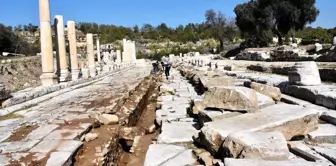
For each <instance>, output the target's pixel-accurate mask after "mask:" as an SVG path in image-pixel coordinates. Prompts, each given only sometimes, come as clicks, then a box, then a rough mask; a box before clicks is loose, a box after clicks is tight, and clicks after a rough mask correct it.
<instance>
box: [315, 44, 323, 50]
mask: <svg viewBox="0 0 336 166" xmlns="http://www.w3.org/2000/svg"><path fill="white" fill-rule="evenodd" d="M322 49H323V46H322V44H320V43H315V51H316V52H319V51H321V50H322Z"/></svg>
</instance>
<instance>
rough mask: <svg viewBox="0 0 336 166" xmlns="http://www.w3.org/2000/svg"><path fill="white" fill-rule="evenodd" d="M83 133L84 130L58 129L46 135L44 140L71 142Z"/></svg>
mask: <svg viewBox="0 0 336 166" xmlns="http://www.w3.org/2000/svg"><path fill="white" fill-rule="evenodd" d="M84 133H85V130H84V129H59V130H54V131H53V132H51V133H50V134H48V135H47V136H46V137H45V138H44V139H46V140H48V139H50V140H57V139H59V140H73V139H76V138H80V137H81V136H82V135H83V134H84Z"/></svg>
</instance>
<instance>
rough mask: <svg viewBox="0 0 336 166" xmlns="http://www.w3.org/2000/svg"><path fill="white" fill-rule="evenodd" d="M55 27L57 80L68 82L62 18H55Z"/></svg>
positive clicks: (68, 74)
mask: <svg viewBox="0 0 336 166" xmlns="http://www.w3.org/2000/svg"><path fill="white" fill-rule="evenodd" d="M55 27H56V36H57V57H58V61H59V67H60V68H59V69H58V72H59V74H60V75H59V80H60V81H61V82H65V81H69V80H70V79H71V77H70V72H69V69H68V61H67V55H66V49H65V37H64V22H63V16H61V15H56V16H55Z"/></svg>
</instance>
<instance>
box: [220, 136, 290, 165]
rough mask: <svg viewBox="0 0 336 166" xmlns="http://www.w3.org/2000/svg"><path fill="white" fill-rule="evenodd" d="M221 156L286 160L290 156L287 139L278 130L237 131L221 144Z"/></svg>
mask: <svg viewBox="0 0 336 166" xmlns="http://www.w3.org/2000/svg"><path fill="white" fill-rule="evenodd" d="M223 149H224V151H223V152H224V153H222V154H220V155H221V156H222V157H233V158H248V159H263V160H286V159H288V158H289V156H290V152H289V150H288V147H287V141H286V139H285V137H284V136H283V135H282V133H280V132H268V133H266V132H237V133H232V134H230V135H229V136H228V137H227V138H226V139H225V141H224V144H223Z"/></svg>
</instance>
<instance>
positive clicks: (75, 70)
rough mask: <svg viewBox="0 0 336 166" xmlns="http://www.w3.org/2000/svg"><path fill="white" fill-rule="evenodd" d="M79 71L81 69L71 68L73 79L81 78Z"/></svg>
mask: <svg viewBox="0 0 336 166" xmlns="http://www.w3.org/2000/svg"><path fill="white" fill-rule="evenodd" d="M79 73H80V69H72V70H71V79H72V81H74V80H78V79H79Z"/></svg>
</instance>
